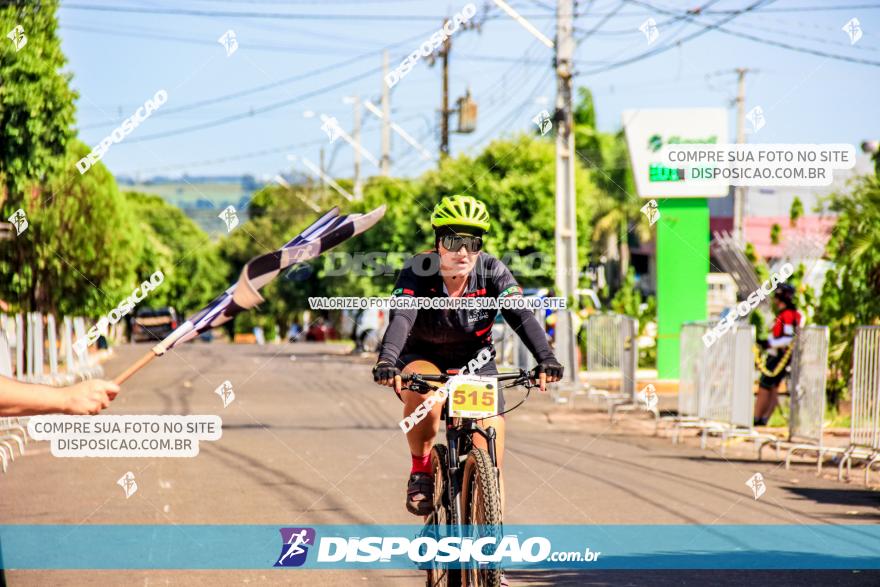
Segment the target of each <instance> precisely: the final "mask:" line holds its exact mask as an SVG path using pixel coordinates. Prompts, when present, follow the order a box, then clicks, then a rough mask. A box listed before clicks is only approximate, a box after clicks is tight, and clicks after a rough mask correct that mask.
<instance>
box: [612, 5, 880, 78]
mask: <svg viewBox="0 0 880 587" xmlns="http://www.w3.org/2000/svg"><path fill="white" fill-rule="evenodd" d="M626 1H627V2H630V3H632V4H638V5H639V6H644V7H646V8H650V9H651V10H656V11H657V12H659V13H661V14H667V15H668V14H675V13H674V12H671V11H669V10H665V9H663V8H657V7H656V6H653V5H652V4H650V3H648V2H642V1H641V0H626ZM756 4H760V2H758V3H756ZM754 7H755V5H752V6H751V7H749V8H747V9H746V10H747V11H749V10H751V9H752V8H754ZM761 12H764V11H763V10H762V11H761ZM735 16H738V14H737V15H733V16H732V17H731V18H733V17H735ZM684 18H686V19H687V20H688V21H690V22H693V23H695V24H700V23H697V22H696V21H694V19H693V17H692V16H691V15H690V14H688V15H687V16H685V17H684ZM726 22H727V21H725V22H719V23H716V24H712V25H708V26H707V27H706V29H705V30H704V31H702V32H706V31H708V30H710V29H715V30H718V32H721V33H724V34H726V35H731V36H734V37H739V38H742V39H748V40H750V41H755V42H758V43H763V44H765V45H771V46H773V47H780V48H782V49H789V50H791V51H797V52H800V53H807V54H810V55H816V56H819V57H827V58H829V59H837V60H839V61H848V62H850V63H860V64H862V65H872V66H875V67H880V61H871V60H869V59H860V58H858V57H847V56H846V55H837V54H835V53H826V52H824V51H819V50H818V49H812V48H810V47H798V46H796V45H791V44H789V43H784V42H782V41H776V40H774V39H765V38H762V37H758V36H757V35H752V34H750V33H743V32H737V31H733V30H730V29H725V28H724V27H722V26H721V25H722V24H726ZM700 26H705V25H700ZM690 38H693V37H690ZM690 38H688V39H685V41H687V40H690ZM682 42H684V41H679V42H678V44H681V43H682Z"/></svg>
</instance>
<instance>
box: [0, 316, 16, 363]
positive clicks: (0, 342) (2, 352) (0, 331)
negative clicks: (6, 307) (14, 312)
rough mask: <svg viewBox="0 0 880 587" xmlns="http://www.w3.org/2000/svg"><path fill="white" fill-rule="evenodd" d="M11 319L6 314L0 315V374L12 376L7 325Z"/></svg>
mask: <svg viewBox="0 0 880 587" xmlns="http://www.w3.org/2000/svg"><path fill="white" fill-rule="evenodd" d="M11 322H12V320H10V319H9V316H7V315H6V314H2V315H0V375H2V376H4V377H9V378H12V377H14V374H13V371H12V351H11V349H10V346H11V345H10V344H9V325H10V323H11Z"/></svg>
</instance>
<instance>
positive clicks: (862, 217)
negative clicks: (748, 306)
mask: <svg viewBox="0 0 880 587" xmlns="http://www.w3.org/2000/svg"><path fill="white" fill-rule="evenodd" d="M827 203H828V207H829V210H830V211H831V212H832V213H835V214H837V223H836V225H835V227H834V231H833V232H832V235H831V239H830V240H829V241H828V246H827V248H826V252H827V254H828V257H829V258H830V259H831V260H832V261H833V262H834V263H835V267H834V269H832V270H830V271H829V272H828V274H827V275H826V277H825V283H824V286H823V289H822V299H821V302H820V304H819V308H818V309H817V312H816V320H817V322H818V323H819V324H827V325H828V327H829V330H830V333H831V346H830V349H829V363H830V364H829V370H830V374H829V378H828V395H829V398H830V400H831V401H832V403H836V402H837V401H838V400H840V399H841V398H843V397H844V394H845V391H846V386H847V382H848V381H849V377H850V372H851V369H852V352H853V339H854V337H855V330H856V327H857V326H860V325H876V324H880V178H878V177H877V176H874V177H864V178H861V179H859V180H856V182H855V183H854V184H853V185H852V190H851V191H849V192H847V193H835V194H832V195H831V196H830V197H829V198H828V202H827Z"/></svg>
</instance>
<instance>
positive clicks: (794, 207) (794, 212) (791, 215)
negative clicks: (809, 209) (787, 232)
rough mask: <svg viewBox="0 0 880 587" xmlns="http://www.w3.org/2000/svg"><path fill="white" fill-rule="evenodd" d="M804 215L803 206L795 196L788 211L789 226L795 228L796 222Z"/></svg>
mask: <svg viewBox="0 0 880 587" xmlns="http://www.w3.org/2000/svg"><path fill="white" fill-rule="evenodd" d="M803 215H804V204H803V202H801V199H800V198H798V197H797V196H795V197H794V200H792V202H791V209H790V210H789V211H788V221H789V225H790V226H791V227H792V228H794V227H795V226H797V222H798V220H799V219H800V218H801V217H802V216H803Z"/></svg>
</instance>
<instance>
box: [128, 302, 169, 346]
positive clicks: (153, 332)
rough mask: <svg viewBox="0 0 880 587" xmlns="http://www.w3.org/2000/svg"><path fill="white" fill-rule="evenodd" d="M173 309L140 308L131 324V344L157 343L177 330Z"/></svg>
mask: <svg viewBox="0 0 880 587" xmlns="http://www.w3.org/2000/svg"><path fill="white" fill-rule="evenodd" d="M177 324H178V319H177V312H176V311H175V310H174V308H171V307H164V308H141V309H140V310H138V311H137V314H135V317H134V319H133V320H132V323H131V341H132V342H159V341H160V340H162V339H163V338H165V337H166V336H168V335H169V334H171V333H172V332H174V330H175V329H176V328H177Z"/></svg>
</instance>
